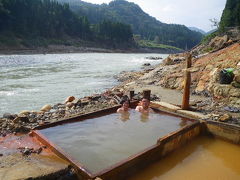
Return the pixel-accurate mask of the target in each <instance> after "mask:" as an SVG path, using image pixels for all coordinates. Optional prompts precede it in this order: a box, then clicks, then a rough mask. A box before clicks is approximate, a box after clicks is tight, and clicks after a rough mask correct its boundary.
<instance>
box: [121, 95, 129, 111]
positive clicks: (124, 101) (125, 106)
mask: <svg viewBox="0 0 240 180" xmlns="http://www.w3.org/2000/svg"><path fill="white" fill-rule="evenodd" d="M120 104H121V105H122V107H123V109H124V110H126V111H127V110H128V108H129V105H130V100H129V99H128V98H123V99H122V100H121V102H120Z"/></svg>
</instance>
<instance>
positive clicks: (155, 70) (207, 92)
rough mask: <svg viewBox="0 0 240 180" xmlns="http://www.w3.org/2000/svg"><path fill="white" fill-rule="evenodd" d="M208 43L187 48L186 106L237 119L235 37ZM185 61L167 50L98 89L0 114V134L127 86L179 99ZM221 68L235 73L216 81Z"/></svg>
mask: <svg viewBox="0 0 240 180" xmlns="http://www.w3.org/2000/svg"><path fill="white" fill-rule="evenodd" d="M221 38H222V39H221ZM219 42H221V43H219ZM207 46H211V47H212V50H211V51H210V52H207V53H206V52H205V51H203V49H204V48H203V47H201V46H198V47H196V48H195V49H193V50H192V52H191V53H192V54H193V58H192V67H191V68H190V69H189V71H190V72H191V79H192V82H191V94H192V96H191V99H190V104H191V108H192V109H193V110H195V111H199V112H202V113H204V114H206V115H208V117H209V119H212V120H217V121H222V122H227V123H233V124H236V125H240V88H239V87H240V86H239V85H240V67H239V66H240V65H239V62H240V44H239V41H237V40H236V39H234V40H232V39H231V38H230V37H227V38H226V36H224V37H218V38H215V40H212V41H211V42H210V43H209V44H208V45H207ZM203 52H204V53H203ZM185 64H186V54H184V53H180V54H174V55H170V56H169V57H167V58H166V59H164V61H163V63H162V64H159V65H157V66H155V67H152V66H151V65H150V64H146V65H144V66H143V69H142V71H139V72H123V73H121V74H120V75H119V76H117V77H116V78H118V80H119V81H120V82H121V83H120V84H119V85H118V86H116V87H114V88H112V89H110V90H108V91H106V92H103V93H102V94H95V95H92V96H89V97H84V98H81V99H78V98H77V97H71V96H70V97H68V98H67V99H66V100H65V101H64V102H62V103H58V104H55V105H45V106H43V108H41V109H40V110H39V111H34V112H33V111H22V112H20V113H19V114H8V113H5V114H4V115H3V117H2V118H0V135H2V136H4V135H6V134H7V133H17V132H28V131H29V130H31V129H32V128H34V127H36V126H38V125H43V124H46V123H51V122H55V121H58V120H60V119H63V118H67V117H70V116H72V115H81V114H85V113H88V112H93V111H97V110H100V109H103V108H108V107H112V106H114V105H116V104H118V102H119V98H120V97H121V96H122V95H124V94H128V93H129V91H130V90H134V91H135V93H136V95H135V97H134V98H135V99H141V92H142V90H143V89H150V90H151V91H152V95H153V97H152V100H159V99H161V100H162V101H165V102H170V103H172V104H176V105H180V104H181V97H182V93H181V92H182V90H183V82H184V77H183V74H184V71H185V70H184V69H185V68H186V65H185ZM224 68H233V69H234V74H235V78H234V81H233V82H232V83H231V84H224V85H223V84H220V83H219V72H220V70H222V69H224Z"/></svg>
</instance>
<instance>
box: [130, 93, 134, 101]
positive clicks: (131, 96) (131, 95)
mask: <svg viewBox="0 0 240 180" xmlns="http://www.w3.org/2000/svg"><path fill="white" fill-rule="evenodd" d="M133 96H134V91H130V92H129V98H130V100H131V99H132V98H133Z"/></svg>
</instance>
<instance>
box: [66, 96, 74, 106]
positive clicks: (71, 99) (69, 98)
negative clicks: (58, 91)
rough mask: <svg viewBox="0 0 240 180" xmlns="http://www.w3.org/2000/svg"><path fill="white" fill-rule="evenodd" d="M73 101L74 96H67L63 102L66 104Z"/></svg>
mask: <svg viewBox="0 0 240 180" xmlns="http://www.w3.org/2000/svg"><path fill="white" fill-rule="evenodd" d="M74 100H75V97H74V96H69V97H67V99H66V100H65V101H64V103H65V104H67V103H68V102H73V101H74Z"/></svg>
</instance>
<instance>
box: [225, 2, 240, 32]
mask: <svg viewBox="0 0 240 180" xmlns="http://www.w3.org/2000/svg"><path fill="white" fill-rule="evenodd" d="M236 26H238V27H239V26H240V0H227V3H226V6H225V9H224V10H223V14H222V17H221V22H220V30H221V31H225V30H226V28H230V27H236Z"/></svg>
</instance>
